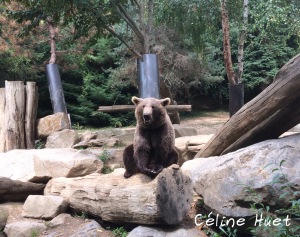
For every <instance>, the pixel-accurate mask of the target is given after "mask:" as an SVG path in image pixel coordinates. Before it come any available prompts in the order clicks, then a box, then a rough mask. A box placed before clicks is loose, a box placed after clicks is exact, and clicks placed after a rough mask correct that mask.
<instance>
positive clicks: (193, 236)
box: [127, 226, 207, 237]
mask: <svg viewBox="0 0 300 237" xmlns="http://www.w3.org/2000/svg"><path fill="white" fill-rule="evenodd" d="M145 236H153V237H154V236H155V237H184V236H186V237H201V236H202V237H205V236H207V235H205V233H204V232H202V233H201V232H200V231H199V230H197V229H195V228H190V229H186V228H182V227H171V228H159V227H147V226H139V227H136V228H135V229H133V230H132V231H131V232H130V233H129V234H128V235H127V237H145Z"/></svg>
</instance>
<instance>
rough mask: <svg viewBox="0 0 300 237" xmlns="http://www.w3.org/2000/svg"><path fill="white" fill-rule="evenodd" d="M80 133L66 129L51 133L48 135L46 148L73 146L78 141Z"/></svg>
mask: <svg viewBox="0 0 300 237" xmlns="http://www.w3.org/2000/svg"><path fill="white" fill-rule="evenodd" d="M78 139H79V137H78V134H77V132H76V131H75V130H70V129H65V130H62V131H58V132H54V133H51V134H50V135H49V136H48V137H47V141H46V145H45V147H46V148H71V147H73V146H74V145H75V144H76V143H77V142H78Z"/></svg>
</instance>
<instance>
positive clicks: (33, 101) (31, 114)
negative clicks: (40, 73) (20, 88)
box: [25, 82, 38, 149]
mask: <svg viewBox="0 0 300 237" xmlns="http://www.w3.org/2000/svg"><path fill="white" fill-rule="evenodd" d="M37 107H38V91H37V87H36V85H35V82H27V83H26V115H25V134H26V148H27V149H33V148H34V147H35V134H36V132H35V130H36V114H37Z"/></svg>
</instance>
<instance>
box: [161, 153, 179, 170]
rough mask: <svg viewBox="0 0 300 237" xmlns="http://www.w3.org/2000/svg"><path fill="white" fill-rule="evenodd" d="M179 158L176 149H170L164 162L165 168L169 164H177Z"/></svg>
mask: <svg viewBox="0 0 300 237" xmlns="http://www.w3.org/2000/svg"><path fill="white" fill-rule="evenodd" d="M178 159H179V154H178V152H177V151H176V149H172V151H171V152H170V153H169V155H168V157H167V159H166V160H165V162H164V167H165V168H167V167H169V166H170V165H173V164H177V163H178Z"/></svg>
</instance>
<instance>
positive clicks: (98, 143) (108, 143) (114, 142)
mask: <svg viewBox="0 0 300 237" xmlns="http://www.w3.org/2000/svg"><path fill="white" fill-rule="evenodd" d="M119 145H121V141H120V139H118V138H116V137H110V138H107V139H92V140H89V141H82V142H79V143H77V144H75V145H74V146H73V148H80V147H82V148H87V147H105V148H111V147H114V146H119Z"/></svg>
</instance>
